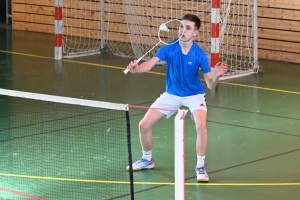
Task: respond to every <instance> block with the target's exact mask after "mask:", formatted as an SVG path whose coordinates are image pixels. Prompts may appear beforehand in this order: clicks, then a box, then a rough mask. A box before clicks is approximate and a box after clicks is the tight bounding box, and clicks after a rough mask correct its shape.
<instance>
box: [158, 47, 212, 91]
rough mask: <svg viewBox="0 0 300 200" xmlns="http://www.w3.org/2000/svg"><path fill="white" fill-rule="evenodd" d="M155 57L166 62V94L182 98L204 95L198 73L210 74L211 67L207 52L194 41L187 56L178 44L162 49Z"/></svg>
mask: <svg viewBox="0 0 300 200" xmlns="http://www.w3.org/2000/svg"><path fill="white" fill-rule="evenodd" d="M155 57H158V58H159V59H160V60H165V62H166V66H167V75H166V92H168V93H169V94H173V95H176V96H181V97H184V96H191V95H196V94H204V85H203V84H202V82H201V81H200V78H199V77H198V71H199V70H201V71H202V73H203V74H205V73H208V72H210V66H209V62H208V58H207V55H206V53H205V51H204V50H203V49H201V47H200V46H198V45H197V44H196V43H195V42H194V41H193V45H192V47H191V49H190V51H189V52H188V54H187V55H185V54H183V53H182V51H181V47H180V45H179V42H176V43H175V44H173V45H164V46H162V47H160V48H159V49H158V51H157V53H156V54H155Z"/></svg>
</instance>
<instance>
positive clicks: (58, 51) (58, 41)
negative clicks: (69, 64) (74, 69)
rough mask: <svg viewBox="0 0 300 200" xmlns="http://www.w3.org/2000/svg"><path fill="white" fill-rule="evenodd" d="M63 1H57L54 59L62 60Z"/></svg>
mask: <svg viewBox="0 0 300 200" xmlns="http://www.w3.org/2000/svg"><path fill="white" fill-rule="evenodd" d="M62 1H63V0H55V14H54V15H55V21H54V24H55V29H54V31H55V32H54V34H55V35H54V59H56V60H61V58H62V43H63V38H62V31H63V21H62V10H63V8H62V5H63V2H62Z"/></svg>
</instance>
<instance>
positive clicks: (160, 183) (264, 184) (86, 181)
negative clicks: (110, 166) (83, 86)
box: [0, 173, 300, 186]
mask: <svg viewBox="0 0 300 200" xmlns="http://www.w3.org/2000/svg"><path fill="white" fill-rule="evenodd" d="M0 176H4V177H18V178H28V179H43V180H54V181H71V182H85V183H107V184H129V182H126V181H105V180H87V179H71V178H55V177H43V176H28V175H20V174H3V173H0ZM134 184H135V185H174V183H171V182H134ZM185 185H186V186H199V185H201V186H300V183H185Z"/></svg>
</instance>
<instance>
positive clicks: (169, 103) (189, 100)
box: [151, 92, 207, 118]
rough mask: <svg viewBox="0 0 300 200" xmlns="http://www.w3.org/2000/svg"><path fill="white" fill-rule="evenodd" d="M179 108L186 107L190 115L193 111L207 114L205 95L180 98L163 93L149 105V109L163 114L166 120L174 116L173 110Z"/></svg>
mask: <svg viewBox="0 0 300 200" xmlns="http://www.w3.org/2000/svg"><path fill="white" fill-rule="evenodd" d="M181 106H186V107H188V108H189V110H190V111H191V113H193V112H194V111H195V110H204V111H205V112H207V108H206V102H205V94H197V95H192V96H187V97H180V96H176V95H172V94H169V93H167V92H164V93H163V94H161V95H160V97H158V98H157V99H156V101H155V102H154V103H153V104H152V105H151V108H156V109H157V110H158V111H159V112H161V113H163V114H165V115H166V118H169V117H170V116H172V115H173V114H174V110H176V111H177V110H178V109H179V108H180V107H181ZM160 108H161V109H160Z"/></svg>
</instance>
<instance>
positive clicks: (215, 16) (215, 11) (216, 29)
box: [210, 0, 221, 71]
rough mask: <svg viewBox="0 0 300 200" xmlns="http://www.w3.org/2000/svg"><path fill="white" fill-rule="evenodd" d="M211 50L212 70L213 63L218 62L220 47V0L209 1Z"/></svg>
mask: <svg viewBox="0 0 300 200" xmlns="http://www.w3.org/2000/svg"><path fill="white" fill-rule="evenodd" d="M211 5H212V6H211V52H210V66H211V67H212V71H214V67H215V65H216V64H217V63H218V62H219V57H220V49H219V41H220V8H221V0H212V2H211Z"/></svg>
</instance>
